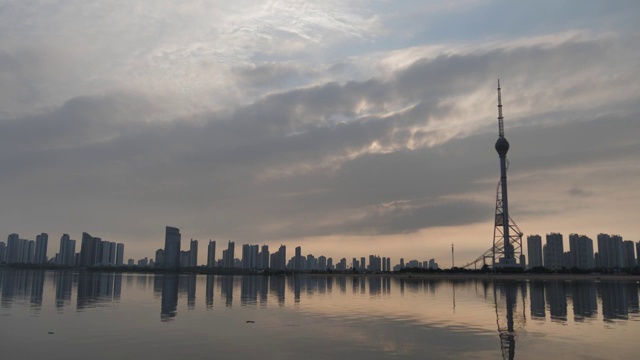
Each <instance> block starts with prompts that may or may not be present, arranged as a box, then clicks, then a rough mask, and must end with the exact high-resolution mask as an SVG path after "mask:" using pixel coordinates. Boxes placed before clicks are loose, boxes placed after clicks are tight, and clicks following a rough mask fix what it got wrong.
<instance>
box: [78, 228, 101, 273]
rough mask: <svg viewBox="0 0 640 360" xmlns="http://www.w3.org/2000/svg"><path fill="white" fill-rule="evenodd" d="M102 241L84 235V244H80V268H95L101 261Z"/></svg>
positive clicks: (86, 234)
mask: <svg viewBox="0 0 640 360" xmlns="http://www.w3.org/2000/svg"><path fill="white" fill-rule="evenodd" d="M101 244H102V240H101V239H100V238H97V237H93V236H91V235H90V234H89V233H86V232H83V233H82V243H81V244H80V266H93V265H95V264H97V263H98V262H100V260H101V257H100V255H101V252H100V250H101Z"/></svg>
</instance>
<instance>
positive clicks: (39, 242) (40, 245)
mask: <svg viewBox="0 0 640 360" xmlns="http://www.w3.org/2000/svg"><path fill="white" fill-rule="evenodd" d="M48 244H49V235H48V234H47V233H42V234H40V235H37V236H36V251H35V257H34V263H36V264H46V263H47V260H48V259H47V247H48Z"/></svg>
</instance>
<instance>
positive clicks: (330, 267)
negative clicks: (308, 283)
mask: <svg viewBox="0 0 640 360" xmlns="http://www.w3.org/2000/svg"><path fill="white" fill-rule="evenodd" d="M327 269H328V270H333V258H327Z"/></svg>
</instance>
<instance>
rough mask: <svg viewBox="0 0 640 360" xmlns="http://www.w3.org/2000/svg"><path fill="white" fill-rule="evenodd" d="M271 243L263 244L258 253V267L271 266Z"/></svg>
mask: <svg viewBox="0 0 640 360" xmlns="http://www.w3.org/2000/svg"><path fill="white" fill-rule="evenodd" d="M269 256H270V254H269V245H262V249H261V250H260V254H258V269H267V268H269Z"/></svg>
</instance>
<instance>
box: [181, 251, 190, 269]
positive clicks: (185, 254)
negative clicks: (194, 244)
mask: <svg viewBox="0 0 640 360" xmlns="http://www.w3.org/2000/svg"><path fill="white" fill-rule="evenodd" d="M179 266H180V267H188V266H189V251H180V265H179Z"/></svg>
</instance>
